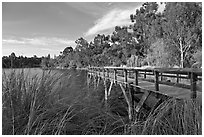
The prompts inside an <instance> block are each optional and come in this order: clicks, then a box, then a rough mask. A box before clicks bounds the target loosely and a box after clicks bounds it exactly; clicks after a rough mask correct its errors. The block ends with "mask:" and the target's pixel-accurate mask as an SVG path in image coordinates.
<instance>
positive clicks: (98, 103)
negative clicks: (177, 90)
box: [2, 70, 202, 135]
mask: <svg viewBox="0 0 204 137" xmlns="http://www.w3.org/2000/svg"><path fill="white" fill-rule="evenodd" d="M85 73H86V72H85V71H73V72H72V71H69V72H68V71H53V72H50V71H43V72H42V75H32V76H30V75H27V74H25V72H24V71H23V70H22V71H19V72H15V71H14V70H13V71H11V72H9V73H6V74H5V73H3V78H2V80H3V81H2V113H3V114H2V120H3V121H2V133H3V134H52V135H58V134H84V135H86V134H94V135H103V134H108V135H111V134H114V135H116V134H201V129H202V126H201V124H202V114H201V104H196V103H194V102H192V101H179V102H178V101H176V100H173V99H172V100H168V101H166V102H164V103H163V104H161V105H160V106H159V107H158V108H157V109H155V110H154V111H152V112H150V113H149V115H148V116H147V117H145V119H139V118H138V117H136V118H135V119H134V120H133V121H132V122H129V121H128V118H127V110H126V107H127V105H126V104H125V102H124V100H121V99H118V97H119V96H120V95H119V94H117V92H113V94H114V95H112V96H111V98H110V99H109V102H108V107H105V104H104V95H103V91H102V89H103V84H102V83H101V84H99V87H98V88H94V84H93V82H91V84H90V85H89V86H87V82H86V74H85ZM76 85H77V86H76ZM114 90H115V91H116V90H117V88H115V89H114ZM142 113H145V111H142V112H141V113H140V114H138V115H143V114H142Z"/></svg>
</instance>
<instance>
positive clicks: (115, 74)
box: [114, 69, 117, 84]
mask: <svg viewBox="0 0 204 137" xmlns="http://www.w3.org/2000/svg"><path fill="white" fill-rule="evenodd" d="M114 83H115V84H117V70H116V69H114Z"/></svg>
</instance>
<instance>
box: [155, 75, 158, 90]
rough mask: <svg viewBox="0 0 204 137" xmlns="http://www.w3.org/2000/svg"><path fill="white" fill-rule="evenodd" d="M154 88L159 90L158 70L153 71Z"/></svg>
mask: <svg viewBox="0 0 204 137" xmlns="http://www.w3.org/2000/svg"><path fill="white" fill-rule="evenodd" d="M155 90H156V91H159V72H158V71H155Z"/></svg>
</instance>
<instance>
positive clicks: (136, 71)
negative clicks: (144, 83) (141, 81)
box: [135, 70, 138, 85]
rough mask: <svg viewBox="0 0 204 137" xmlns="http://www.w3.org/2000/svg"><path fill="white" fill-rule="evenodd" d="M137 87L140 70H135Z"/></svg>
mask: <svg viewBox="0 0 204 137" xmlns="http://www.w3.org/2000/svg"><path fill="white" fill-rule="evenodd" d="M135 85H138V70H135Z"/></svg>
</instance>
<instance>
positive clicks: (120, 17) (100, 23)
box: [85, 7, 136, 36]
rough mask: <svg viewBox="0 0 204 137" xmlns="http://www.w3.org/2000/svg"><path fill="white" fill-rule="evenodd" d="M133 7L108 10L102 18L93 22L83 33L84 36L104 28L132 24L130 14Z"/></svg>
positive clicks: (133, 10) (133, 9) (132, 11)
mask: <svg viewBox="0 0 204 137" xmlns="http://www.w3.org/2000/svg"><path fill="white" fill-rule="evenodd" d="M135 9H136V8H135V7H134V8H131V9H126V10H124V9H118V8H115V9H113V10H111V11H109V12H108V13H107V14H105V15H104V16H103V17H102V18H100V19H98V20H97V21H96V22H95V25H94V26H93V27H91V28H90V29H89V30H88V31H87V32H86V33H85V36H90V35H94V34H97V33H99V32H102V31H105V30H109V29H112V28H114V27H115V26H123V25H130V24H132V23H131V21H130V14H133V13H134V12H135Z"/></svg>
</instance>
